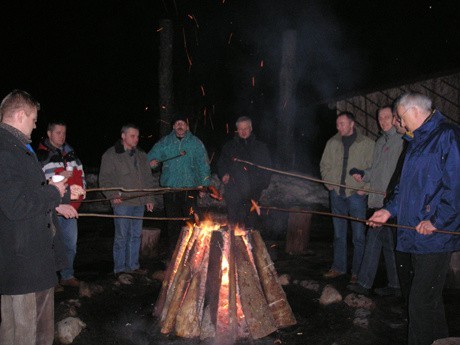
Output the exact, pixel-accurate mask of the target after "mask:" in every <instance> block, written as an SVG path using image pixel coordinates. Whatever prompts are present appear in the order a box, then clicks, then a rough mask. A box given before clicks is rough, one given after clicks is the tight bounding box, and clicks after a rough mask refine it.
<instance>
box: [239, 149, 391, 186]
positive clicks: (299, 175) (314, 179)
mask: <svg viewBox="0 0 460 345" xmlns="http://www.w3.org/2000/svg"><path fill="white" fill-rule="evenodd" d="M233 160H234V161H235V162H240V163H244V164H248V165H252V166H254V167H256V168H259V169H263V170H268V171H272V172H274V173H277V174H281V175H287V176H292V177H298V178H301V179H304V180H308V181H313V182H318V183H323V184H329V185H331V186H338V187H344V188H347V189H353V190H360V191H362V192H366V193H372V194H380V195H386V193H385V192H381V191H377V190H372V189H365V188H357V187H352V186H347V185H344V184H340V183H335V182H330V181H325V180H321V179H318V178H314V177H310V176H306V175H301V174H294V173H290V172H287V171H282V170H277V169H273V168H269V167H266V166H263V165H259V164H255V163H252V162H249V161H245V160H243V159H239V158H236V157H235V158H233Z"/></svg>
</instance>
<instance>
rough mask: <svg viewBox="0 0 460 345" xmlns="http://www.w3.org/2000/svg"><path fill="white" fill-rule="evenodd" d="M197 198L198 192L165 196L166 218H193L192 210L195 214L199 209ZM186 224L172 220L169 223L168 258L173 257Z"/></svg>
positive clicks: (167, 194) (184, 192)
mask: <svg viewBox="0 0 460 345" xmlns="http://www.w3.org/2000/svg"><path fill="white" fill-rule="evenodd" d="M197 197H198V192H197V191H183V192H177V193H166V194H165V195H164V196H163V202H164V208H165V214H166V217H168V218H183V217H191V214H190V213H191V208H193V211H194V212H195V211H196V208H197ZM184 224H185V223H184V221H181V220H179V221H177V220H171V221H168V223H167V227H168V231H167V243H168V257H171V256H172V254H173V252H174V248H175V247H176V244H177V241H178V239H179V235H180V232H181V230H182V227H183V226H184Z"/></svg>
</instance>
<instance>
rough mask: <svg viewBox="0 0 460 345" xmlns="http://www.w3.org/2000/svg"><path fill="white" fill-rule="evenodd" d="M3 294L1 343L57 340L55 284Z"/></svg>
mask: <svg viewBox="0 0 460 345" xmlns="http://www.w3.org/2000/svg"><path fill="white" fill-rule="evenodd" d="M1 298H2V302H1V305H2V306H1V311H2V322H1V324H0V344H2V345H19V344H20V345H52V344H53V340H54V288H50V289H48V290H44V291H40V292H35V293H34V292H32V293H28V294H25V295H3V296H2V297H1Z"/></svg>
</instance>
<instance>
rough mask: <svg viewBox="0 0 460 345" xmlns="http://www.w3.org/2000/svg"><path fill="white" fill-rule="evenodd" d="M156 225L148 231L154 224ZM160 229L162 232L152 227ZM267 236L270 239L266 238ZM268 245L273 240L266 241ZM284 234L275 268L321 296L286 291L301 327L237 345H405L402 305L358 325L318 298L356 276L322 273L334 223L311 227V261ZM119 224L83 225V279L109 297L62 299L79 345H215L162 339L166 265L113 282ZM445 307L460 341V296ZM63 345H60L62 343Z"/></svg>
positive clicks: (387, 305) (387, 304) (273, 246)
mask: <svg viewBox="0 0 460 345" xmlns="http://www.w3.org/2000/svg"><path fill="white" fill-rule="evenodd" d="M147 225H149V224H147ZM150 225H153V226H158V225H159V224H154V223H152V224H150ZM262 234H263V232H262ZM266 237H268V236H266ZM283 238H284V234H278V236H277V237H276V238H273V236H270V238H267V241H266V243H267V248H269V251H270V253H271V255H272V257H273V259H274V261H275V266H276V268H277V271H278V274H280V275H281V274H285V273H286V274H289V275H290V277H291V282H293V281H301V280H307V279H308V280H315V281H317V282H318V283H319V284H320V290H319V292H315V291H311V290H307V289H305V288H303V287H302V286H300V285H299V284H295V283H291V284H289V285H286V286H284V289H285V292H286V294H287V298H288V300H289V302H290V305H291V307H292V309H293V312H294V314H295V317H296V319H297V322H298V323H297V325H295V326H292V327H290V328H287V329H283V330H280V331H278V332H275V333H274V334H272V335H270V336H268V337H266V338H263V339H259V340H256V341H254V340H245V341H239V342H238V344H299V345H300V344H302V345H303V344H335V345H339V344H340V345H346V344H350V345H351V344H354V345H365V344H375V345H380V344H381V345H383V344H405V343H406V341H405V336H406V335H405V333H406V323H405V322H404V320H403V319H402V316H401V314H400V313H399V312H398V309H400V306H401V300H400V299H399V298H396V297H385V298H384V297H379V296H376V295H372V296H371V298H372V300H373V301H374V302H375V304H376V308H375V309H374V310H373V311H372V313H371V314H370V316H369V317H368V320H369V325H368V327H367V328H362V327H360V326H356V325H354V324H353V320H354V318H355V309H353V308H350V307H349V306H347V305H346V304H345V303H344V302H341V303H336V304H332V305H329V306H322V305H320V304H319V297H320V292H321V290H322V288H323V287H324V286H325V285H326V284H332V285H333V286H334V287H335V288H336V289H337V290H338V291H339V292H340V293H341V294H342V295H343V297H345V296H346V295H348V294H349V291H347V289H346V285H347V284H348V281H349V278H350V277H349V276H346V277H340V278H337V279H333V280H325V279H324V278H323V277H322V273H324V272H325V271H327V270H328V269H329V266H330V263H331V258H332V223H331V221H330V219H328V218H324V217H316V218H315V217H314V218H313V223H312V227H311V236H310V245H309V250H310V253H309V255H305V256H291V255H287V254H285V253H284V242H283ZM112 244H113V222H112V220H110V219H101V218H80V220H79V238H78V253H77V257H76V262H75V270H76V276H77V277H78V278H79V279H81V280H82V281H85V282H87V283H88V284H89V285H90V286H91V287H94V286H100V287H101V288H102V292H99V293H94V294H93V295H92V296H91V297H80V296H79V291H78V289H77V288H66V289H65V291H64V292H59V293H56V295H55V302H56V304H55V309H56V311H55V319H56V322H57V321H59V320H62V319H64V318H65V317H67V316H69V315H71V314H73V313H76V316H77V317H79V318H80V319H81V320H82V321H83V322H84V323H86V328H85V329H84V330H83V331H82V332H81V333H80V335H79V336H78V337H77V338H76V339H75V340H74V342H73V344H76V345H79V344H82V345H83V344H84V345H103V344H120V345H134V344H136V345H144V344H145V345H147V344H171V345H172V344H201V343H203V344H208V343H209V344H212V341H207V342H200V341H199V340H190V339H180V338H177V337H175V336H172V335H170V336H166V335H163V334H161V333H160V331H159V325H158V322H157V320H156V319H155V318H154V317H153V316H152V310H153V306H154V304H155V301H156V298H157V296H158V294H159V291H160V288H161V283H160V282H159V281H157V280H154V279H152V278H151V273H153V272H155V271H157V270H160V269H163V268H164V264H163V263H162V262H161V261H160V259H158V258H157V259H150V260H143V261H142V262H141V265H142V266H143V267H145V268H147V269H149V274H148V275H146V276H135V277H134V282H133V284H131V285H121V284H117V283H116V280H115V278H114V277H113V275H112V274H111V271H112V267H113V262H112ZM384 285H385V272H384V269H382V268H379V271H378V274H377V278H376V281H375V285H374V287H380V286H384ZM444 301H445V306H446V315H447V320H448V324H449V329H450V335H451V336H456V337H460V312H459V310H460V290H458V289H448V288H446V289H445V292H444ZM55 344H58V341H56V342H55Z"/></svg>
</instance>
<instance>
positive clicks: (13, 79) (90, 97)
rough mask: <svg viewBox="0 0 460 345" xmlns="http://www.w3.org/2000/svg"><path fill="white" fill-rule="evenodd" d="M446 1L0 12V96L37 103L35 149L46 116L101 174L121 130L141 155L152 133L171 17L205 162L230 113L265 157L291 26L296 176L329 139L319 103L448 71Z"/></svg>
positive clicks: (197, 2)
mask: <svg viewBox="0 0 460 345" xmlns="http://www.w3.org/2000/svg"><path fill="white" fill-rule="evenodd" d="M458 3H459V2H458V1H455V0H453V1H424V0H422V1H416V2H415V1H341V0H324V1H306V0H283V1H279V0H278V1H275V0H265V1H250V0H219V1H218V0H212V1H209V0H206V1H204V0H175V1H173V0H145V1H141V0H139V1H136V0H133V1H121V0H112V1H91V2H89V1H46V2H21V1H18V2H8V3H7V4H2V6H1V10H0V42H1V50H0V88H1V90H0V93H1V97H4V95H6V94H7V93H8V92H10V91H11V90H12V89H15V88H19V89H24V90H26V91H28V92H30V93H31V94H32V95H34V96H35V97H36V98H37V99H38V100H39V101H40V103H41V104H42V111H41V112H40V113H39V123H38V128H37V130H36V131H35V132H34V138H33V139H34V143H35V145H37V144H38V140H39V139H40V137H42V136H43V135H46V134H45V131H46V124H47V122H48V121H49V120H51V119H54V118H61V119H64V120H65V121H66V122H67V124H68V141H69V142H70V143H71V144H72V145H73V146H74V147H75V149H76V150H77V153H78V154H79V156H80V157H81V159H82V161H83V163H84V165H86V166H87V167H98V166H99V162H100V157H101V155H102V153H103V152H104V151H105V150H106V149H107V148H108V147H109V146H111V145H112V144H113V143H114V141H115V140H116V139H117V138H118V137H119V130H120V127H121V125H122V124H123V123H125V122H134V123H136V124H138V125H139V126H140V127H141V135H142V140H141V144H140V145H141V146H142V147H143V148H144V149H146V150H149V149H150V148H151V146H152V145H153V144H154V143H155V142H156V141H157V140H158V136H159V133H158V127H159V126H158V124H159V115H158V55H159V53H158V46H159V35H160V33H159V31H158V30H160V29H161V27H160V24H159V20H160V19H162V18H170V19H171V20H172V21H173V23H174V27H175V42H174V93H175V110H176V111H181V112H185V113H186V114H187V115H188V116H189V117H190V120H191V121H190V123H191V129H192V131H193V132H194V133H196V134H197V135H198V136H199V137H200V138H201V139H202V140H203V141H204V143H205V145H206V147H207V148H208V152H209V155H210V156H214V159H215V156H216V155H217V154H218V151H219V148H220V147H221V145H222V144H223V142H224V141H225V140H227V139H228V138H229V137H231V135H232V130H233V128H234V120H235V119H236V118H237V117H239V116H241V115H249V116H251V117H252V118H253V120H254V127H255V133H256V134H257V135H258V136H259V137H260V138H262V139H263V140H265V141H267V142H269V143H273V145H271V148H272V149H273V147H274V145H275V144H274V143H275V138H276V136H275V133H276V127H277V124H276V108H277V105H278V102H279V99H278V81H279V65H280V59H281V49H280V47H281V37H282V33H283V31H285V30H287V29H294V30H296V31H297V37H298V43H299V46H298V54H297V57H298V65H299V70H298V75H299V78H300V82H299V87H298V90H297V95H296V96H297V104H298V110H297V112H296V120H295V121H296V128H295V130H294V131H293V133H292V135H293V136H294V137H295V142H296V148H297V150H298V151H299V152H298V158H297V162H296V164H294V166H293V167H294V168H296V169H298V170H308V169H309V167H308V166H304V165H302V161H303V159H302V157H305V156H311V157H313V158H311V160H312V161H313V162H316V161H317V159H318V157H319V155H320V153H321V150H322V148H323V147H324V142H325V140H326V139H327V138H328V137H329V136H331V135H332V134H333V133H334V132H335V124H334V112H333V111H332V110H330V109H329V108H328V107H327V103H328V102H330V101H332V100H334V99H337V98H339V97H342V96H346V95H349V94H352V93H357V92H360V91H366V90H373V89H377V88H380V87H387V86H394V85H398V84H399V83H403V82H406V81H412V80H417V79H421V78H423V77H425V76H430V75H433V74H437V73H444V72H450V71H457V70H458V69H459V67H460V34H459V29H458V23H459V22H460V21H459V19H460V13H459V5H458ZM184 41H185V42H186V45H187V49H188V54H189V56H190V60H191V61H192V65H191V66H190V64H189V62H188V59H187V55H186V52H185V44H184ZM253 78H254V86H253V84H252V80H253ZM205 111H206V116H205V115H204V113H205ZM227 124H228V127H229V131H227Z"/></svg>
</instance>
